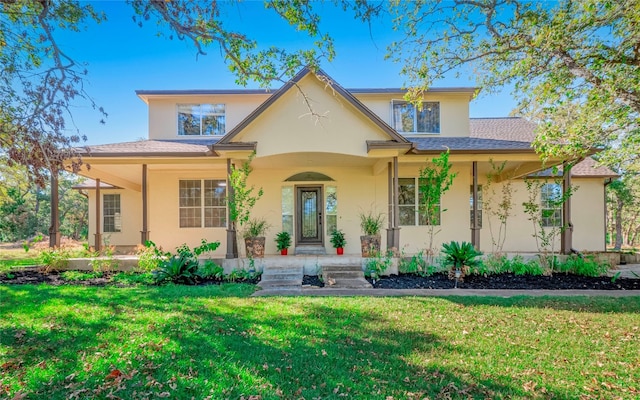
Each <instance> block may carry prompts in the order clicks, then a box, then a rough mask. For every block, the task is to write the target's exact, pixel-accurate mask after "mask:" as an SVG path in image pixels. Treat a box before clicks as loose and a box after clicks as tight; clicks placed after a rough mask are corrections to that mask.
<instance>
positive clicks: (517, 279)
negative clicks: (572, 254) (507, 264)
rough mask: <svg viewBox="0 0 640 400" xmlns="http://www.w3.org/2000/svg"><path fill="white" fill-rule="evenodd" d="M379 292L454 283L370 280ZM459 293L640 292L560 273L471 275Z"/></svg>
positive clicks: (315, 280) (415, 278)
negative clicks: (498, 291)
mask: <svg viewBox="0 0 640 400" xmlns="http://www.w3.org/2000/svg"><path fill="white" fill-rule="evenodd" d="M367 280H368V281H369V283H371V284H372V285H373V287H374V288H376V289H453V287H454V285H455V281H454V280H451V279H449V277H448V274H446V273H435V274H433V275H429V276H420V275H417V274H402V273H401V274H399V275H389V276H382V277H380V278H379V279H376V280H373V279H371V278H367ZM302 284H303V285H308V286H317V287H324V282H322V280H321V279H319V277H317V276H312V275H305V276H304V278H303V280H302ZM458 288H459V289H519V290H521V289H525V290H527V289H529V290H640V279H631V278H617V279H616V278H612V277H609V276H599V277H590V276H582V275H576V274H566V273H557V274H553V275H550V276H544V275H538V276H536V275H516V274H513V273H505V274H495V275H489V276H481V275H471V276H467V277H465V278H464V280H462V281H459V282H458Z"/></svg>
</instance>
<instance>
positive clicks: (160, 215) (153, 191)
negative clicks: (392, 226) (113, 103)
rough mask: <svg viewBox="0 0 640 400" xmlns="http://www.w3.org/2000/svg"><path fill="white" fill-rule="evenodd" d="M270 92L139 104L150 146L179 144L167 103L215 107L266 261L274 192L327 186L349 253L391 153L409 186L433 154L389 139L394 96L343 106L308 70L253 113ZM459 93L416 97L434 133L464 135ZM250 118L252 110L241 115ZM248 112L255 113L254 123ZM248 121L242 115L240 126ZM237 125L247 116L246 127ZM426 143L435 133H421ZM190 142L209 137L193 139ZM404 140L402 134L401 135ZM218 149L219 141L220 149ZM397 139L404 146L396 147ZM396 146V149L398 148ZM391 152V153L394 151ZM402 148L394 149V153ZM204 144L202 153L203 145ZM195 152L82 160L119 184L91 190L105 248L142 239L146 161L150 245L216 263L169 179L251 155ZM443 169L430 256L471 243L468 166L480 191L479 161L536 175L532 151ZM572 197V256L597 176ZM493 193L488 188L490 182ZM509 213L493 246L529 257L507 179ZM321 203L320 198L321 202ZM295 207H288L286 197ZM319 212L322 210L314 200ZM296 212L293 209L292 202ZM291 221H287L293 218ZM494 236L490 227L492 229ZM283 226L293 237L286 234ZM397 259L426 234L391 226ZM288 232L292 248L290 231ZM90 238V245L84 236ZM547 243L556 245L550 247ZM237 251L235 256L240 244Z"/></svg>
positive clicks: (208, 171) (275, 227) (590, 209)
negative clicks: (314, 176) (107, 216)
mask: <svg viewBox="0 0 640 400" xmlns="http://www.w3.org/2000/svg"><path fill="white" fill-rule="evenodd" d="M269 95H270V94H267V93H265V94H248V95H242V94H228V95H225V94H215V95H193V96H176V95H167V96H160V95H158V96H150V97H145V101H147V102H148V104H149V138H150V139H170V140H176V139H181V138H180V137H178V135H177V118H176V115H177V105H178V104H198V103H211V104H225V107H226V129H227V132H232V131H233V130H234V127H236V126H239V125H240V126H242V129H240V130H239V131H237V132H233V134H232V135H228V136H229V137H226V136H225V138H223V139H222V140H221V142H225V141H226V144H227V145H233V144H234V143H238V144H243V145H246V144H251V145H252V146H254V147H255V151H256V154H255V158H254V160H253V162H252V164H251V165H252V167H253V172H252V174H251V176H250V178H249V183H250V184H251V185H255V186H256V187H260V188H262V189H263V191H264V195H263V197H262V198H261V199H260V200H259V201H258V202H257V204H256V206H255V207H254V209H253V210H252V216H254V217H259V218H265V219H266V220H267V222H268V223H269V225H270V226H271V228H270V230H269V231H268V233H267V235H266V253H267V254H276V245H275V241H274V238H275V236H276V234H277V233H278V232H279V231H281V230H282V229H283V188H284V187H288V188H291V190H293V191H294V192H295V190H296V188H298V187H301V186H306V187H311V186H313V187H319V188H320V189H321V192H322V193H323V196H325V195H326V193H327V188H328V187H331V188H335V190H336V194H337V227H338V228H339V229H342V230H343V231H344V233H345V235H346V239H347V246H346V248H345V252H346V253H347V254H358V253H359V252H360V241H359V237H360V235H361V231H360V224H359V223H360V214H361V213H363V212H369V211H374V212H378V213H382V214H384V215H385V225H384V228H387V226H388V222H389V218H390V214H389V209H390V204H389V198H390V190H393V185H391V184H390V182H389V168H390V166H391V165H392V163H393V160H394V157H397V160H398V177H399V178H415V177H417V176H418V175H419V170H420V168H421V167H423V166H424V165H425V163H426V162H427V161H428V160H430V159H431V158H432V157H434V154H435V153H434V154H431V155H429V154H422V155H420V154H413V153H411V152H408V149H409V144H408V142H402V140H404V139H400V141H399V139H398V137H397V136H394V135H390V133H389V131H390V130H392V128H390V127H388V126H385V123H386V124H388V125H392V124H391V122H392V121H391V120H392V116H391V106H390V104H391V101H392V100H400V99H402V93H400V92H398V93H372V94H361V93H358V94H355V95H354V96H355V98H357V99H358V100H359V101H360V102H361V103H362V106H361V105H359V104H358V103H357V101H356V102H354V101H353V100H349V99H348V98H345V97H344V96H341V95H340V94H339V93H336V91H335V90H334V88H332V87H331V86H327V85H326V84H325V83H324V82H321V81H318V79H316V78H315V76H313V75H312V74H308V75H306V76H303V77H302V78H301V79H300V80H298V81H297V82H296V85H295V86H294V87H292V88H290V89H288V90H287V91H286V92H283V93H279V94H278V95H277V99H276V100H275V101H272V102H271V103H270V104H269V106H268V107H266V108H265V109H264V110H262V111H261V112H260V113H257V114H256V113H254V110H256V108H258V107H259V106H260V105H261V104H262V103H263V102H264V101H265V100H267V99H268V98H269ZM470 98H471V96H470V92H469V90H465V91H460V92H455V91H452V92H450V93H447V92H442V91H441V92H437V93H427V94H426V95H425V100H427V101H438V102H439V103H440V121H441V131H440V134H438V135H435V136H439V137H455V138H464V137H468V136H469V100H470ZM363 107H366V108H367V109H368V110H370V111H371V112H372V113H373V114H375V115H376V116H377V117H378V118H380V119H381V120H382V122H379V121H375V118H372V117H371V116H370V115H367V114H366V112H363ZM252 113H253V114H252ZM254 114H255V115H254ZM247 117H249V118H247ZM245 118H246V120H245ZM431 136H434V135H431ZM188 139H190V140H192V141H193V140H194V139H195V140H197V139H202V140H210V139H211V138H210V137H208V138H193V137H189V138H188ZM409 139H410V137H409ZM372 142H375V143H383V144H386V143H387V142H388V143H391V145H389V146H387V147H384V146H383V147H381V148H375V149H374V148H371V147H370V143H372ZM219 143H220V142H219ZM403 143H404V144H403ZM405 144H406V146H404V145H405ZM396 145H397V146H396ZM402 146H404V147H402ZM212 148H213V147H212ZM214 150H215V149H213V150H211V151H207V152H206V154H205V152H204V151H203V153H202V154H201V155H198V156H197V157H195V156H194V157H192V158H186V157H179V156H167V157H161V156H157V157H156V156H150V155H144V156H141V157H136V156H135V155H134V156H132V155H127V156H122V157H118V156H110V157H105V158H97V157H96V158H95V159H93V160H92V159H91V157H90V156H89V157H87V161H88V162H89V163H93V166H94V167H93V168H92V169H91V170H85V171H83V172H82V174H83V175H85V176H87V177H91V178H100V179H102V180H103V181H104V182H108V183H111V184H113V185H116V186H119V187H121V189H117V190H101V193H102V194H104V193H119V194H120V195H121V206H122V210H121V213H122V230H121V232H118V233H105V234H104V236H105V237H108V241H109V243H110V244H113V245H120V246H134V245H136V244H138V243H140V241H141V234H140V231H141V230H142V209H143V200H142V197H143V196H142V190H143V188H142V174H141V168H142V165H143V164H145V165H147V171H148V173H147V216H148V231H149V239H151V240H152V241H154V242H155V243H156V244H158V245H161V246H163V247H164V248H165V249H167V250H172V249H174V248H175V247H177V246H179V245H181V244H183V243H186V244H188V245H189V246H196V245H198V244H199V243H200V241H201V240H202V239H206V240H208V241H220V242H221V246H220V247H219V249H218V250H217V251H216V253H215V254H214V256H217V257H224V256H225V251H226V238H227V227H226V226H220V227H215V228H203V227H202V228H181V227H180V211H179V182H180V180H193V179H217V180H225V179H226V178H227V159H230V161H231V162H232V163H234V164H236V165H239V164H240V163H242V162H243V161H244V160H245V159H246V157H247V156H248V154H250V151H247V150H243V149H240V150H234V151H228V152H224V151H221V152H219V153H216V152H215V151H214ZM450 159H451V162H452V163H453V171H454V172H455V173H457V176H456V178H455V180H454V183H453V186H452V187H451V189H450V190H449V191H448V192H447V193H446V194H445V195H444V196H443V197H442V199H441V208H442V209H443V210H446V211H443V212H442V214H441V225H440V226H439V227H437V229H436V231H437V235H436V236H435V240H434V243H433V248H434V249H436V250H438V249H440V248H441V246H442V243H444V242H449V241H452V240H455V241H471V229H470V228H471V227H470V187H471V185H472V182H473V176H472V172H471V171H472V163H473V162H474V161H475V162H477V163H478V166H479V171H480V172H479V173H478V175H477V178H478V183H479V184H480V185H482V184H484V183H485V182H486V172H487V171H488V169H489V161H490V160H504V161H506V162H508V168H510V173H516V172H519V173H520V174H521V175H523V174H526V173H529V172H530V171H536V170H540V169H541V168H542V163H541V162H540V161H539V159H538V157H537V155H536V154H535V153H533V152H531V151H530V152H520V153H516V152H514V153H508V152H504V151H503V152H500V154H490V153H487V152H486V151H485V152H478V153H477V154H476V153H473V152H469V151H466V152H459V153H455V152H452V153H451V158H450ZM305 172H313V173H318V174H323V175H324V176H326V177H327V178H328V180H321V181H306V180H305V181H288V180H287V179H288V178H290V177H292V176H294V175H296V174H299V173H305ZM573 183H574V185H576V186H578V187H579V189H578V190H577V191H576V192H575V194H574V196H573V198H572V200H571V201H572V213H573V214H572V222H573V226H574V233H573V248H575V249H577V250H590V251H597V250H604V232H605V229H604V223H605V221H604V183H605V180H604V178H599V177H592V178H583V179H578V178H576V179H574V182H573ZM498 185H499V184H498ZM513 187H514V193H513V204H514V207H513V216H512V217H510V218H509V220H508V224H507V235H506V237H507V239H506V242H505V245H504V248H503V250H504V251H507V252H535V251H537V250H538V248H537V246H536V242H535V240H534V238H533V237H532V234H533V229H534V228H533V225H532V223H531V221H529V220H528V217H527V215H526V214H525V213H524V210H523V206H522V203H523V202H525V201H527V192H526V188H525V185H524V181H523V180H522V179H520V178H517V179H514V180H513ZM324 200H325V198H324V197H323V198H322V199H321V203H323V202H324ZM296 202H297V200H296ZM323 204H324V203H323ZM296 205H297V203H296ZM95 207H96V201H95V191H90V193H89V208H90V226H89V231H90V232H89V234H90V238H93V234H94V233H96V225H95ZM298 217H299V216H298V215H297V214H296V216H294V218H298ZM321 218H322V221H321V222H322V224H321V225H322V229H323V235H322V243H323V246H324V248H325V250H326V253H327V254H333V253H334V250H333V249H332V247H331V244H330V242H329V235H328V234H327V232H326V226H327V222H326V218H327V216H326V215H325V213H324V212H323V213H322V217H321ZM486 218H488V216H487V215H486V214H485V216H484V219H483V227H482V229H481V232H480V249H481V250H483V251H486V252H488V251H491V250H492V245H491V243H492V240H491V234H490V232H489V224H488V221H487V220H486ZM493 225H494V228H497V226H498V223H497V221H496V222H494V224H493ZM295 226H296V225H295V224H294V230H295V229H297V228H296V227H295ZM399 228H400V248H399V249H398V250H399V251H400V252H402V253H404V254H406V255H410V254H415V253H417V252H420V251H426V250H428V228H427V227H425V226H399ZM295 233H296V232H294V244H293V246H296V242H295V240H296V239H295V237H296V235H295ZM381 234H382V235H381V236H382V245H383V247H386V244H387V243H386V232H385V231H384V230H383V231H382V232H381ZM90 240H91V239H90ZM559 243H560V239H559V238H558V241H557V247H556V248H559V246H560V244H559ZM239 247H240V248H241V251H240V253H241V254H243V253H244V250H242V245H241V244H240V246H239Z"/></svg>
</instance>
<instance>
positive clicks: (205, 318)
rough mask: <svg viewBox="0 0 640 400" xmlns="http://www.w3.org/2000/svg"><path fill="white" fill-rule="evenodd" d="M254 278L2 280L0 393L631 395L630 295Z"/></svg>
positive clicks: (634, 368) (636, 373)
mask: <svg viewBox="0 0 640 400" xmlns="http://www.w3.org/2000/svg"><path fill="white" fill-rule="evenodd" d="M252 290H253V288H252V287H251V286H249V285H232V284H227V285H223V286H206V287H179V286H166V287H139V288H116V287H101V288H86V287H75V286H65V287H52V286H44V285H43V286H0V315H1V316H2V317H1V318H0V365H1V367H0V398H2V397H3V396H4V397H6V398H9V399H11V398H14V397H15V396H16V395H17V394H18V395H26V397H25V398H33V399H40V398H46V399H48V400H49V399H66V398H79V399H83V398H122V399H144V398H150V399H151V398H162V397H170V398H178V399H191V398H195V399H203V398H210V399H223V398H230V399H241V398H244V399H250V398H252V399H280V398H285V399H298V398H304V399H314V398H315V399H327V398H341V397H343V396H344V397H349V398H359V399H363V398H367V399H423V398H431V399H448V398H453V399H459V398H464V399H466V398H478V399H484V398H490V399H494V398H509V399H514V398H515V399H531V398H541V399H547V398H556V399H580V398H583V399H619V398H620V399H637V398H639V397H640V351H639V349H640V347H639V346H640V297H629V298H620V299H615V298H600V297H598V298H584V297H581V298H547V299H545V298H525V297H523V298H515V299H502V298H474V297H450V298H409V297H406V298H370V297H358V298H331V297H327V298H318V297H297V298H295V297H291V298H249V297H247V296H248V295H249V294H250V293H251V291H252ZM115 370H118V371H120V373H122V375H121V376H120V377H118V378H116V379H110V376H109V375H111V376H115V375H117V374H118V373H117V372H114V371H115ZM251 396H253V397H251ZM18 398H22V397H20V396H18Z"/></svg>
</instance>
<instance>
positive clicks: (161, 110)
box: [149, 94, 268, 139]
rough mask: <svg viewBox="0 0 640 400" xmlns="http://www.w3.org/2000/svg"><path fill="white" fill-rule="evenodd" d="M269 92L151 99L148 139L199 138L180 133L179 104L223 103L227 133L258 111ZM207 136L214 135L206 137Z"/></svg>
mask: <svg viewBox="0 0 640 400" xmlns="http://www.w3.org/2000/svg"><path fill="white" fill-rule="evenodd" d="M267 98H268V95H253V94H252V95H217V96H182V97H169V96H167V97H166V98H162V99H157V98H153V99H150V100H149V139H179V138H183V139H197V138H199V137H200V136H178V108H177V105H178V104H224V105H225V115H226V120H225V128H226V131H227V132H228V131H229V130H231V129H232V128H233V127H234V126H236V125H237V124H238V123H240V121H242V120H243V119H244V118H245V117H246V116H247V115H249V114H250V113H251V112H252V111H253V110H255V109H256V108H257V107H258V106H259V105H260V104H262V102H264V101H265V100H266V99H267ZM204 138H211V137H207V136H204Z"/></svg>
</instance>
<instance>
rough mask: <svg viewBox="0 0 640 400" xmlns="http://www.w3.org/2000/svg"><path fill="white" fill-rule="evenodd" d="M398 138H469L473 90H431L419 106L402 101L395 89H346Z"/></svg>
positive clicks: (404, 92)
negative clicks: (390, 128) (399, 136)
mask: <svg viewBox="0 0 640 400" xmlns="http://www.w3.org/2000/svg"><path fill="white" fill-rule="evenodd" d="M347 90H349V92H351V93H352V94H353V95H354V96H355V97H356V98H357V99H358V100H360V101H361V102H362V103H363V104H364V105H366V106H367V107H368V108H369V109H371V110H372V111H373V112H375V113H376V114H377V115H378V116H379V117H380V118H382V119H383V120H384V121H385V122H386V123H388V124H389V125H390V126H391V127H392V128H394V129H395V130H396V131H397V132H398V133H400V134H401V135H403V136H405V137H408V138H411V137H424V136H441V137H468V136H469V102H470V101H471V99H473V96H474V94H475V92H476V89H475V88H467V87H460V88H433V89H429V90H428V91H427V92H426V93H425V96H424V100H423V102H422V107H416V106H414V105H413V104H411V103H410V102H407V101H406V100H404V95H405V94H406V90H402V89H398V88H386V89H384V88H371V89H347Z"/></svg>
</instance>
